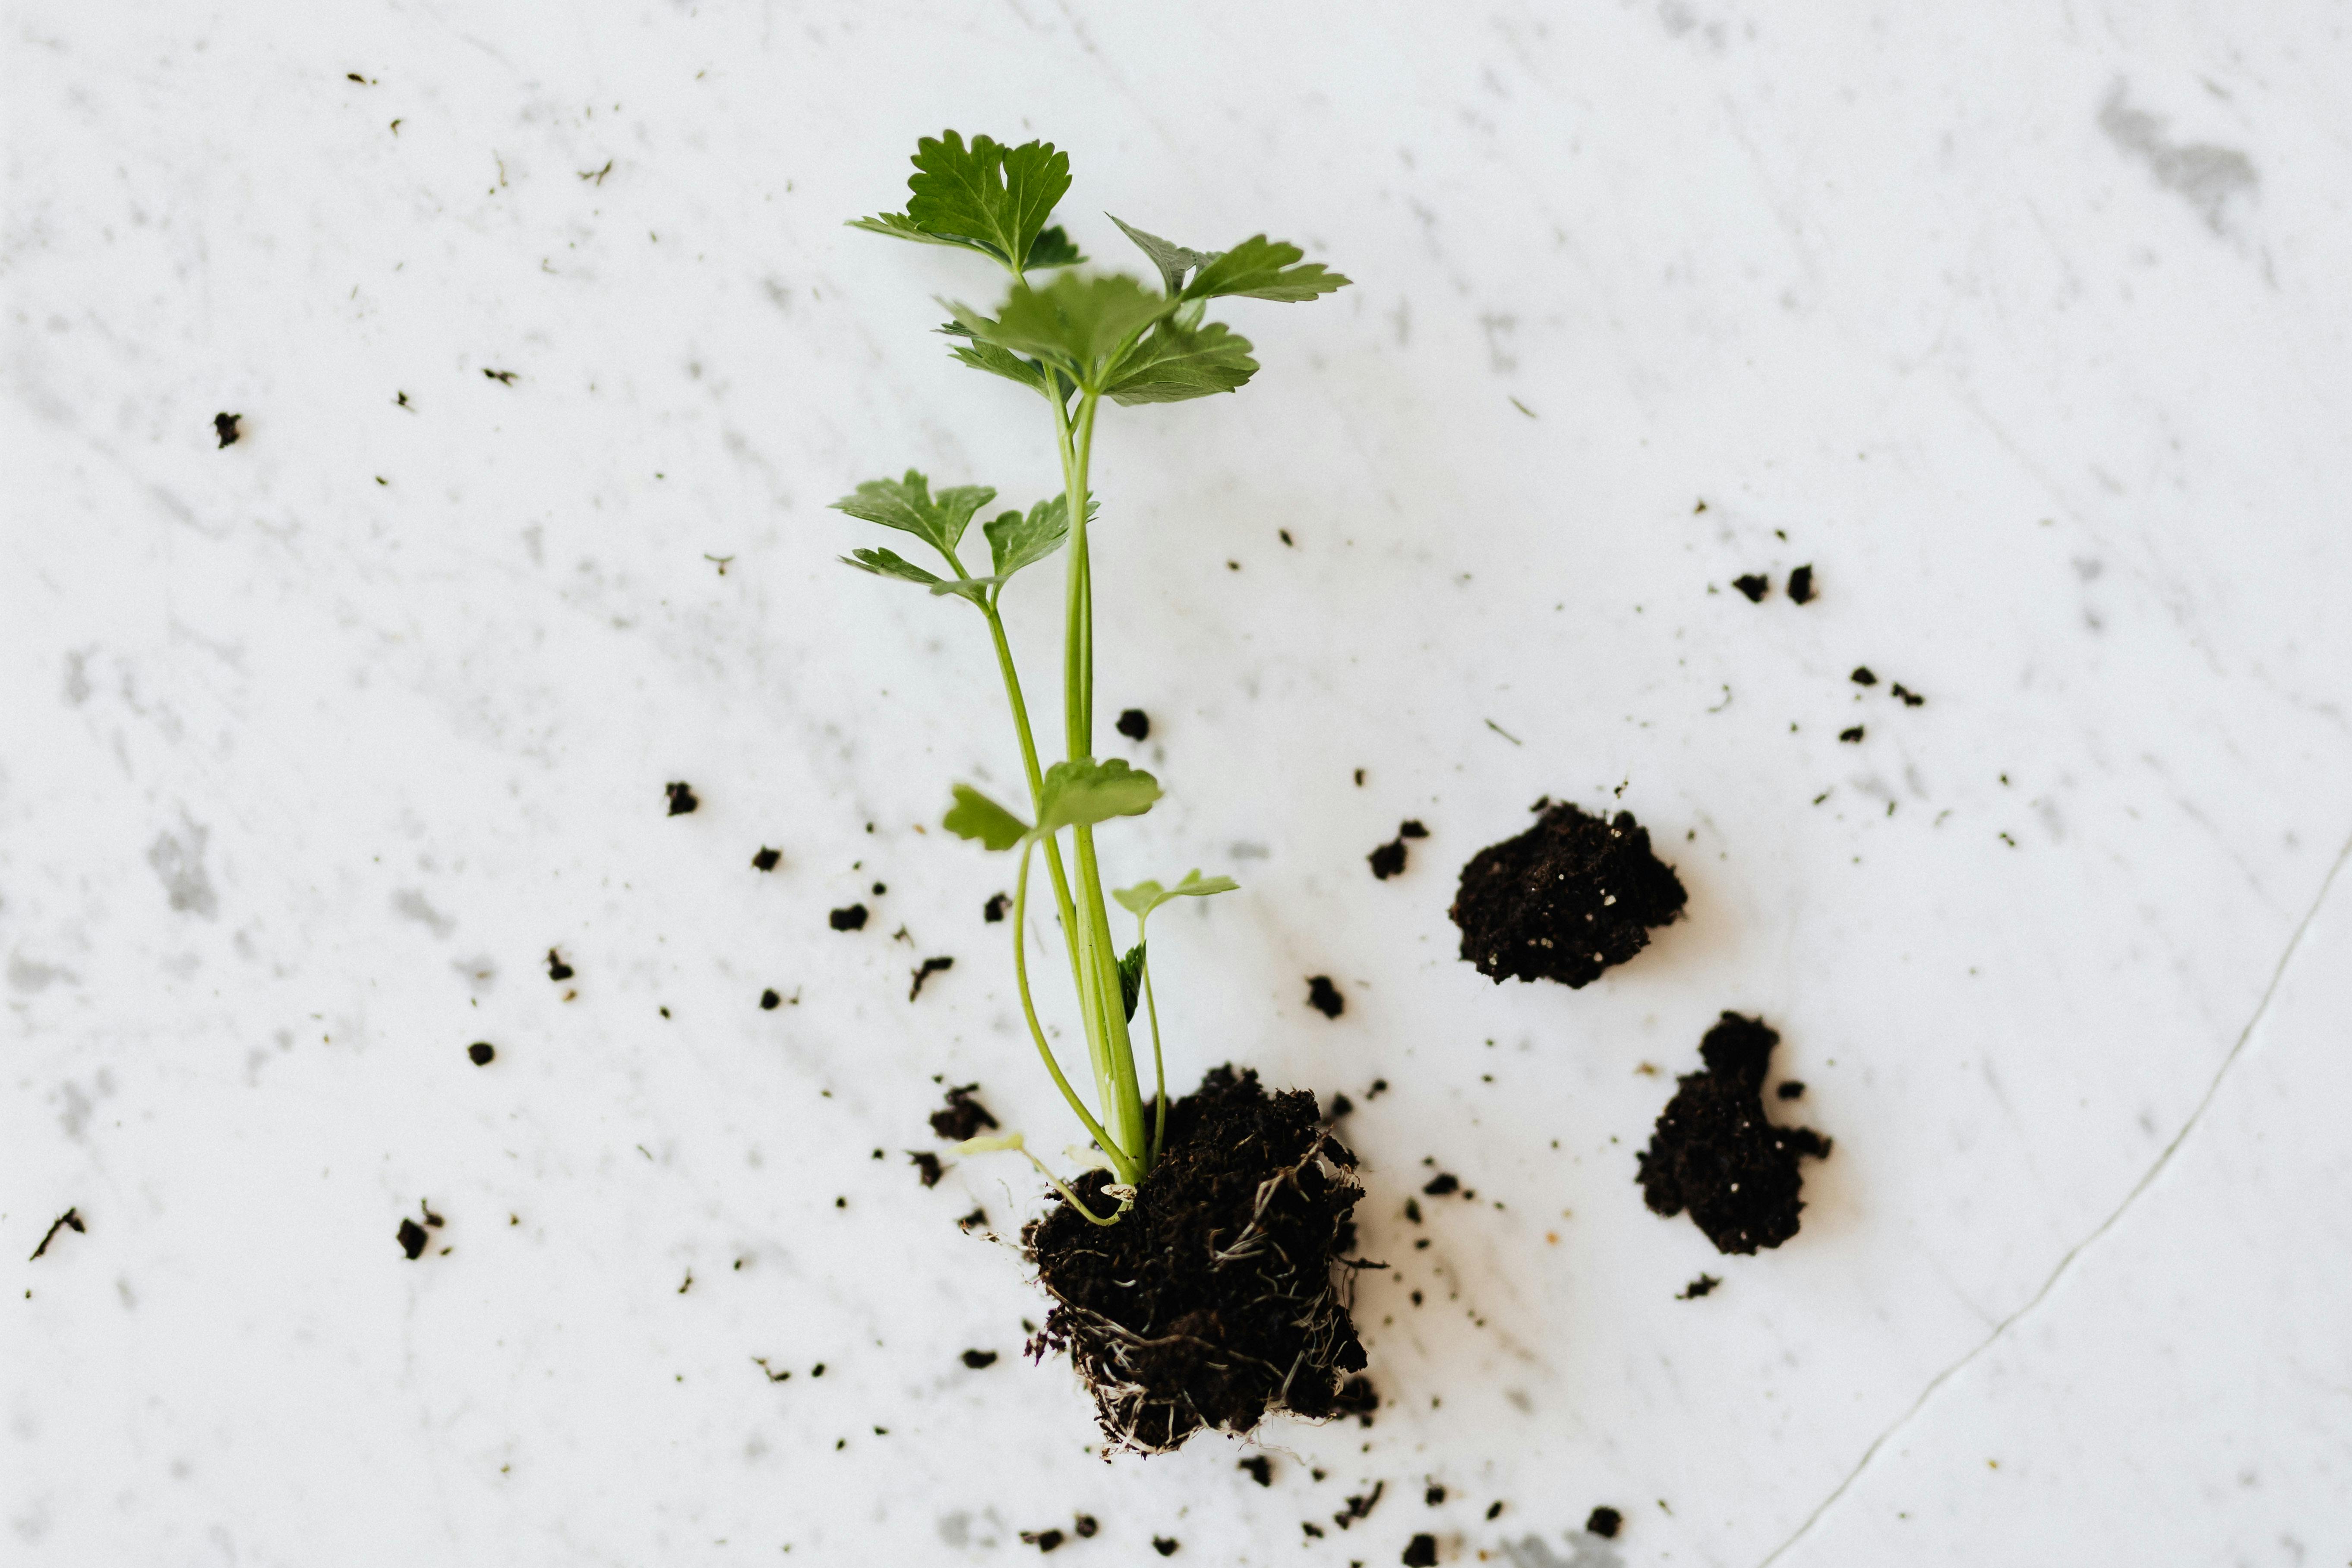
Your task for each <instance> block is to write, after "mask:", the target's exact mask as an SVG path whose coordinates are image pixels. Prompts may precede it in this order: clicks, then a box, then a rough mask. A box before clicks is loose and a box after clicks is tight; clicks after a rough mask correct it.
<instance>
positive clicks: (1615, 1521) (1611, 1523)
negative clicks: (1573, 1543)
mask: <svg viewBox="0 0 2352 1568" xmlns="http://www.w3.org/2000/svg"><path fill="white" fill-rule="evenodd" d="M1624 1522H1625V1516H1624V1515H1623V1514H1622V1513H1619V1512H1618V1511H1617V1510H1615V1509H1613V1508H1611V1507H1609V1506H1607V1505H1606V1504H1603V1505H1602V1506H1601V1507H1600V1508H1596V1509H1594V1510H1592V1511H1591V1513H1590V1514H1588V1515H1586V1516H1585V1521H1584V1528H1585V1530H1586V1531H1587V1532H1588V1533H1590V1534H1593V1535H1597V1536H1599V1537H1601V1540H1603V1541H1614V1540H1615V1539H1617V1531H1618V1527H1619V1526H1621V1525H1622V1524H1623V1523H1624Z"/></svg>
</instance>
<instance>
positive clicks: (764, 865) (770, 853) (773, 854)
mask: <svg viewBox="0 0 2352 1568" xmlns="http://www.w3.org/2000/svg"><path fill="white" fill-rule="evenodd" d="M782 858H784V852H783V851H782V850H781V849H770V848H767V847H764V846H763V847H761V850H760V852H759V853H758V854H757V855H754V856H752V857H751V869H753V870H754V871H772V870H774V869H775V868H776V862H777V861H779V860H782Z"/></svg>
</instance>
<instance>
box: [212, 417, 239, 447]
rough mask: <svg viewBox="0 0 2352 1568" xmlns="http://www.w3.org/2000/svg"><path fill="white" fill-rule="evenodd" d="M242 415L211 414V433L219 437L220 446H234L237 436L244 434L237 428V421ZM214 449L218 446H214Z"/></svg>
mask: <svg viewBox="0 0 2352 1568" xmlns="http://www.w3.org/2000/svg"><path fill="white" fill-rule="evenodd" d="M244 417H245V416H244V415H242V414H215V415H214V416H213V434H214V435H215V436H217V437H220V444H221V446H223V447H234V446H236V442H237V437H240V436H242V435H244V434H245V432H244V431H242V430H240V429H238V428H237V421H238V420H240V419H243V418H244ZM215 450H218V448H217V447H215Z"/></svg>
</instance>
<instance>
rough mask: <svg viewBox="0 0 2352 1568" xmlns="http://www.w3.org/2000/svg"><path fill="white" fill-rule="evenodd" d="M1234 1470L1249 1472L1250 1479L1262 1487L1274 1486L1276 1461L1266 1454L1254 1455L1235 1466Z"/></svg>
mask: <svg viewBox="0 0 2352 1568" xmlns="http://www.w3.org/2000/svg"><path fill="white" fill-rule="evenodd" d="M1234 1468H1235V1469H1237V1470H1247V1471H1248V1472H1249V1478H1250V1479H1252V1480H1254V1481H1255V1482H1256V1483H1257V1484H1258V1485H1260V1486H1262V1487H1270V1486H1272V1485H1274V1461H1273V1460H1272V1459H1269V1458H1266V1457H1265V1455H1264V1454H1252V1455H1251V1456H1250V1457H1249V1458H1246V1459H1243V1460H1241V1461H1240V1462H1238V1463H1237V1464H1235V1465H1234Z"/></svg>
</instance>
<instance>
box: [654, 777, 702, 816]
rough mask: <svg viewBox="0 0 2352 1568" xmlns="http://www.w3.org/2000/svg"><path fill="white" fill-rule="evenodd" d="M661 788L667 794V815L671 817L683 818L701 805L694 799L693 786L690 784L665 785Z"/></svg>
mask: <svg viewBox="0 0 2352 1568" xmlns="http://www.w3.org/2000/svg"><path fill="white" fill-rule="evenodd" d="M662 787H663V788H664V789H666V790H667V792H668V794H669V814H670V815H671V816H686V815H687V814H688V812H691V811H693V810H694V809H695V808H696V807H697V806H698V805H701V804H702V802H701V801H699V800H698V799H696V798H695V794H694V786H693V785H691V784H685V783H677V784H665V785H663V786H662Z"/></svg>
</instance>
